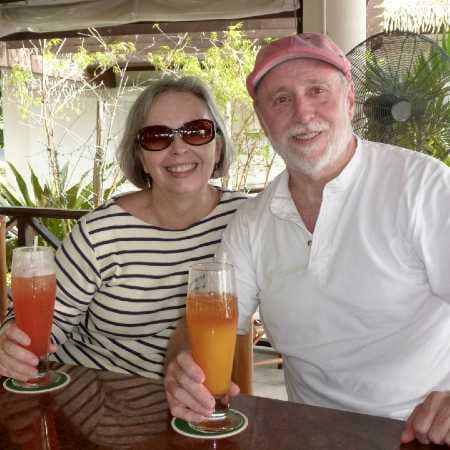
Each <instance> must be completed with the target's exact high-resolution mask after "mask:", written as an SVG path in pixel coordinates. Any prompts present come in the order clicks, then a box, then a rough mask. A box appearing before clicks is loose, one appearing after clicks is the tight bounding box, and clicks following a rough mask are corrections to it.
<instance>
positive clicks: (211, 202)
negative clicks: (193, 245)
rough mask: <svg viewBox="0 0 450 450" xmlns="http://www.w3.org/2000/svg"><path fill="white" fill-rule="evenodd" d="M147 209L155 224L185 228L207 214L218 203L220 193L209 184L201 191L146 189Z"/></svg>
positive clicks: (164, 226) (172, 227) (170, 227)
mask: <svg viewBox="0 0 450 450" xmlns="http://www.w3.org/2000/svg"><path fill="white" fill-rule="evenodd" d="M146 194H147V196H148V203H147V208H146V209H147V211H148V213H149V219H151V220H150V222H151V223H153V224H154V225H157V226H160V227H163V228H169V229H183V228H186V227H188V226H189V225H192V224H193V223H196V222H198V221H199V220H201V219H202V218H203V217H205V216H207V215H208V214H209V213H210V212H211V211H212V210H213V209H214V207H215V206H216V205H217V203H218V201H219V197H220V193H219V191H218V190H217V189H215V188H214V187H212V186H210V185H208V186H206V187H205V189H203V190H202V191H201V192H195V193H187V194H182V195H180V194H171V193H169V192H163V191H160V190H158V189H157V188H153V189H151V190H149V191H146Z"/></svg>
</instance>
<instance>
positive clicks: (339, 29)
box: [303, 0, 366, 53]
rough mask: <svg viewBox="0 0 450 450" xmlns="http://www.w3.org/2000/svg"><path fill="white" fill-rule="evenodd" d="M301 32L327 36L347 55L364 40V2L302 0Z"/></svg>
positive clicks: (351, 0) (350, 0)
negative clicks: (313, 32) (312, 32)
mask: <svg viewBox="0 0 450 450" xmlns="http://www.w3.org/2000/svg"><path fill="white" fill-rule="evenodd" d="M303 31H319V32H322V33H325V34H328V35H329V36H330V37H331V38H332V39H333V40H334V41H335V42H336V44H338V45H339V46H340V47H341V48H342V50H344V52H345V53H347V52H348V51H349V50H351V49H352V48H353V47H354V46H355V45H357V44H359V43H360V42H362V41H364V40H365V39H366V0H345V1H343V0H303Z"/></svg>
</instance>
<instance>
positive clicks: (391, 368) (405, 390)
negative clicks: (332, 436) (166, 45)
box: [166, 33, 450, 444]
mask: <svg viewBox="0 0 450 450" xmlns="http://www.w3.org/2000/svg"><path fill="white" fill-rule="evenodd" d="M247 88H248V91H249V94H250V95H251V97H252V98H253V100H254V107H255V111H256V113H257V115H258V118H259V121H260V123H261V125H262V127H263V129H264V131H265V133H266V134H267V136H268V138H269V139H270V141H271V143H272V146H273V148H274V149H275V150H276V152H277V153H278V154H279V155H280V156H281V157H282V158H283V159H284V161H285V163H286V171H285V172H284V173H282V174H281V175H280V176H278V177H277V178H276V179H275V180H274V181H273V182H272V183H271V185H270V186H269V187H268V188H267V189H266V190H265V191H264V192H263V193H262V194H260V195H259V196H258V197H257V198H255V199H251V200H249V201H248V202H247V204H245V205H244V207H243V208H242V209H241V210H240V211H239V212H238V213H237V215H236V217H235V219H234V221H233V222H232V223H231V225H230V226H229V228H228V230H227V231H226V232H225V234H224V239H223V242H222V251H223V252H224V253H225V254H226V256H227V258H228V259H230V260H231V262H232V263H233V264H234V266H235V270H236V276H237V280H238V298H239V315H240V317H239V331H240V332H241V333H245V332H246V330H245V327H246V324H247V323H248V320H249V318H251V316H252V314H253V313H254V311H255V310H256V308H257V307H258V306H259V308H260V313H261V317H262V319H263V321H264V326H265V330H266V332H267V334H268V336H269V338H270V341H271V342H272V345H273V346H274V348H275V349H276V350H277V351H278V352H280V353H281V354H282V355H283V359H284V370H285V377H286V386H287V391H288V396H289V399H290V400H292V401H299V402H303V403H307V404H311V405H320V406H325V407H331V408H338V409H345V410H351V411H356V412H362V413H367V414H374V415H380V416H386V417H395V418H401V419H406V418H408V420H407V423H406V425H405V429H404V431H403V434H402V437H401V439H402V441H403V442H409V441H412V440H413V439H415V438H417V439H418V440H419V441H420V442H422V443H428V442H434V443H447V444H450V393H449V392H448V390H449V389H450V274H449V273H448V266H449V264H448V262H449V259H450V213H449V205H450V170H449V168H448V167H446V166H445V165H444V164H442V163H440V162H439V161H437V160H434V159H432V158H430V157H427V156H424V155H422V154H419V153H415V152H412V151H408V150H405V149H400V148H396V147H393V146H389V145H384V144H378V143H373V142H367V141H363V140H361V139H359V138H357V137H356V136H355V135H353V133H352V128H351V118H352V115H353V111H354V87H353V83H352V81H351V70H350V64H349V62H348V60H347V59H346V57H345V55H344V54H343V52H342V51H341V50H340V49H339V48H338V47H337V46H336V45H335V44H334V43H333V42H332V41H331V40H330V39H329V38H327V37H326V36H323V35H321V34H318V33H304V34H302V35H298V36H290V37H287V38H282V39H280V40H278V41H276V42H274V43H272V44H270V45H269V46H267V47H265V48H263V49H262V50H261V51H260V53H259V54H258V56H257V59H256V64H255V68H254V70H253V72H252V73H251V74H250V75H249V77H248V79H247ZM203 376H204V375H203V373H202V371H201V370H200V368H199V367H198V366H197V365H196V364H195V363H194V362H193V361H192V358H191V356H190V354H189V353H188V352H183V353H181V354H179V355H178V356H177V357H176V359H174V360H173V361H172V363H170V364H169V366H168V370H167V375H166V391H167V394H168V399H169V403H170V405H171V411H172V413H173V414H174V415H179V416H181V417H184V418H186V419H187V420H199V419H200V418H201V416H203V415H207V414H208V412H210V410H211V408H212V406H213V401H212V397H211V395H210V394H209V393H208V392H207V391H206V389H205V388H204V386H203V385H202V384H201V382H202V381H203ZM236 391H237V387H236V386H234V385H233V386H232V387H231V389H230V393H231V394H234V393H236Z"/></svg>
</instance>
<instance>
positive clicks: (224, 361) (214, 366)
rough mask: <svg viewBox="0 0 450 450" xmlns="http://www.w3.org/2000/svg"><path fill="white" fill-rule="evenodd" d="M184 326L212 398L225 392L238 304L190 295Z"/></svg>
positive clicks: (217, 297) (213, 296) (231, 298)
mask: <svg viewBox="0 0 450 450" xmlns="http://www.w3.org/2000/svg"><path fill="white" fill-rule="evenodd" d="M187 323H188V332H189V338H190V343H191V348H192V356H193V358H194V360H195V361H196V362H197V364H198V365H199V366H200V367H201V368H202V369H203V372H204V373H205V377H206V379H205V386H206V387H207V388H208V390H209V391H210V392H211V394H213V395H214V396H215V397H221V396H223V395H225V394H226V393H227V392H228V388H229V386H230V380H231V371H232V369H233V355H234V346H235V343H236V331H237V300H236V296H235V295H232V294H225V295H219V294H191V295H189V297H188V301H187Z"/></svg>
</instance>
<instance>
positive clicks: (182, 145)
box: [170, 133, 188, 155]
mask: <svg viewBox="0 0 450 450" xmlns="http://www.w3.org/2000/svg"><path fill="white" fill-rule="evenodd" d="M187 150H188V144H186V142H184V141H183V138H182V137H181V134H180V133H175V136H174V139H173V141H172V143H171V144H170V153H173V154H174V155H181V154H183V153H185V152H186V151H187Z"/></svg>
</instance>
